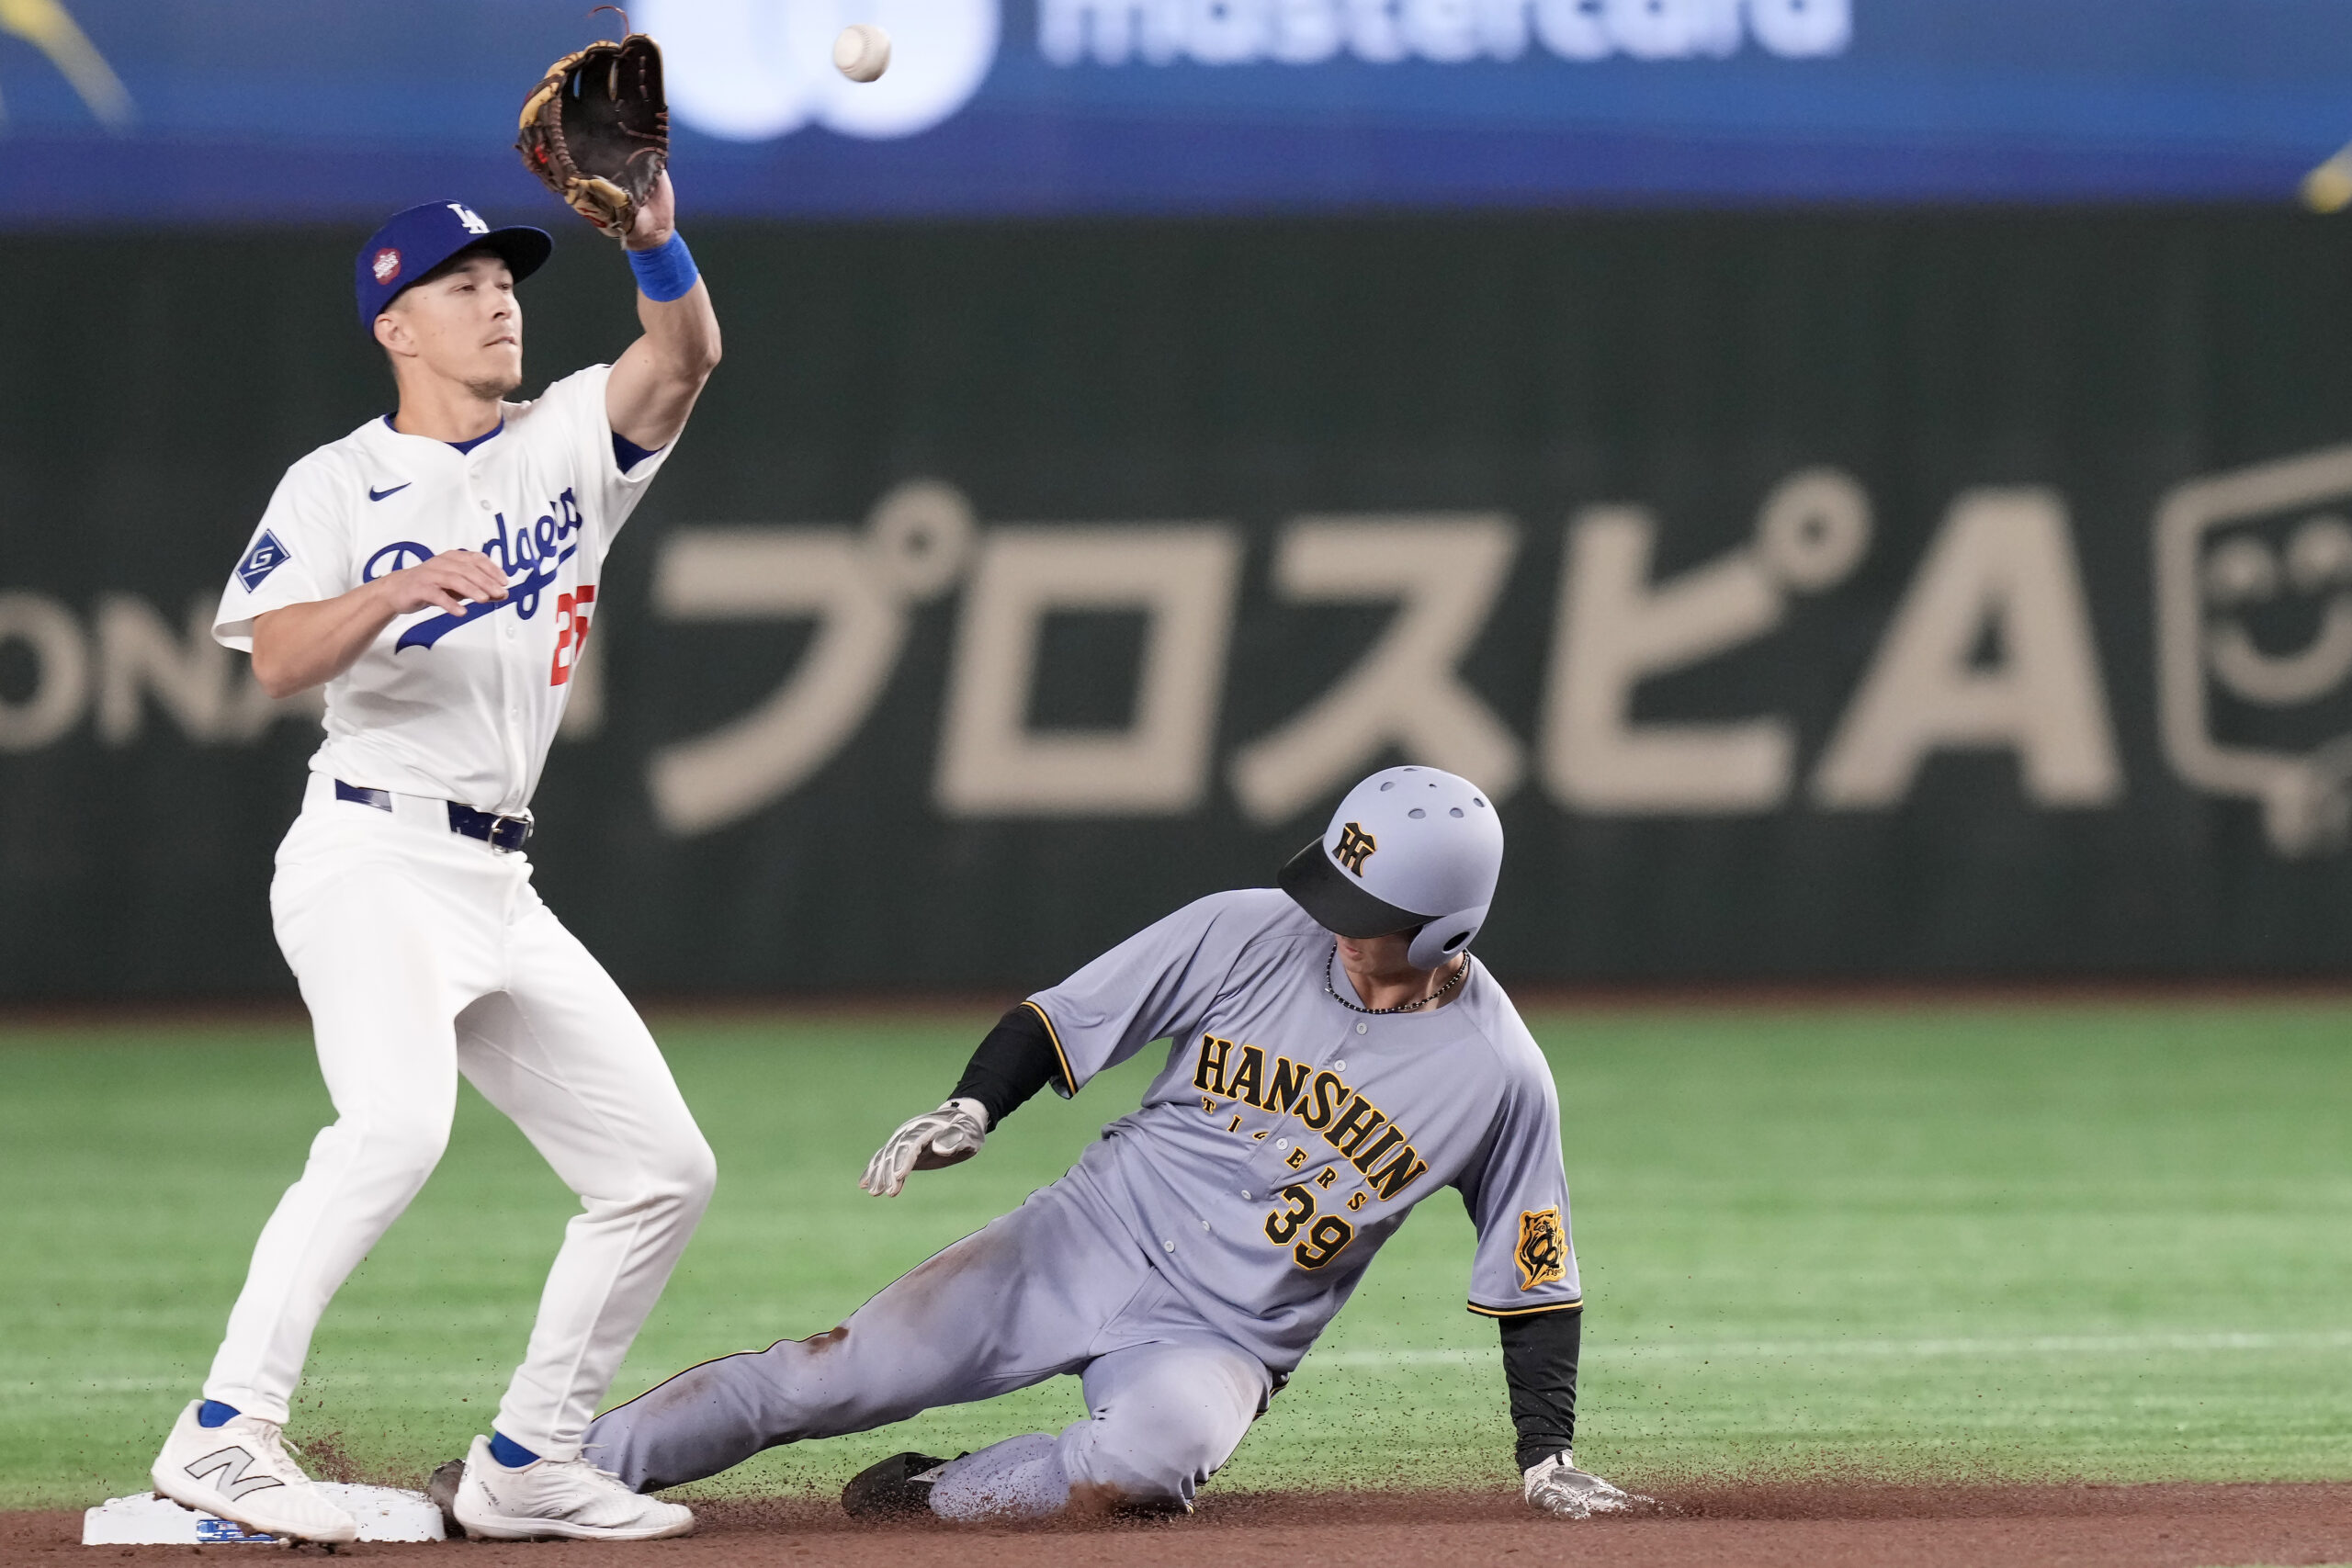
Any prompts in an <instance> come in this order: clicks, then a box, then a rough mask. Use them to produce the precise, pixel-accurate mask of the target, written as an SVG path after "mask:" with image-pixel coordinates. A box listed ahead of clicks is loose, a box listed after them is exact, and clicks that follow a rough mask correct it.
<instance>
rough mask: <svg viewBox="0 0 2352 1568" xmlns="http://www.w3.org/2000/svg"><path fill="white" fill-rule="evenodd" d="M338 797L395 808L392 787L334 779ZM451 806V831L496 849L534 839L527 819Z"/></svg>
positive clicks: (383, 808)
mask: <svg viewBox="0 0 2352 1568" xmlns="http://www.w3.org/2000/svg"><path fill="white" fill-rule="evenodd" d="M334 797H335V798H336V799H337V800H348V801H352V802H354V803H355V804H357V805H360V806H372V807H375V808H376V809H377V810H379V811H390V809H391V808H392V792H391V791H390V790H388V789H367V788H364V787H362V786H361V785H358V784H345V783H344V782H343V781H342V780H341V779H337V780H335V781H334ZM444 804H446V805H447V807H448V808H449V831H451V832H452V833H463V834H464V835H465V836H466V837H467V838H469V839H480V840H481V841H482V842H483V843H486V844H488V845H489V846H490V847H491V848H492V849H494V850H506V851H510V852H511V851H515V850H519V849H521V848H522V847H523V846H524V845H525V844H526V843H528V842H530V840H531V824H530V821H529V819H528V818H522V817H501V816H499V815H498V814H497V813H496V812H494V811H476V810H475V809H474V808H473V807H470V806H460V805H458V803H457V802H456V801H454V800H452V801H447V802H445V803H444Z"/></svg>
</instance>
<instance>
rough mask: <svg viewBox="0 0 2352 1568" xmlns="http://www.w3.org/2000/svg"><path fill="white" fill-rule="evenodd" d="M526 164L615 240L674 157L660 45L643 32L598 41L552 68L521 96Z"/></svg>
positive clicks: (518, 147) (519, 145) (520, 147)
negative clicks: (616, 38) (526, 95)
mask: <svg viewBox="0 0 2352 1568" xmlns="http://www.w3.org/2000/svg"><path fill="white" fill-rule="evenodd" d="M515 151H516V152H520V153H521V154H523V166H524V167H525V168H526V169H528V170H530V171H531V173H533V174H535V175H538V176H539V179H540V181H541V182H542V183H543V184H545V185H546V186H547V187H548V189H549V190H551V191H553V192H555V193H556V195H558V196H560V197H562V198H563V199H564V200H565V201H566V202H568V203H569V204H571V209H572V210H573V211H574V212H577V213H579V214H580V216H581V217H582V218H585V219H586V220H588V221H589V222H591V223H594V225H596V227H597V228H599V229H601V230H603V231H605V233H607V234H610V235H611V236H612V237H613V238H614V239H616V240H618V239H623V238H626V237H627V236H628V230H629V222H630V220H632V219H634V218H635V217H636V216H637V209H639V207H641V206H643V205H644V204H645V201H646V198H647V197H650V196H651V195H652V193H653V186H654V184H655V182H657V181H659V180H660V179H661V177H662V170H663V169H664V168H666V167H667V166H668V165H669V162H670V109H669V106H668V104H667V103H666V102H665V101H664V100H663V98H662V46H661V45H660V44H657V43H655V42H654V41H653V40H652V39H650V38H648V37H646V36H645V35H644V34H643V33H631V34H629V35H628V37H627V38H625V39H621V41H620V42H618V43H611V42H607V41H604V40H599V41H597V42H595V43H592V44H590V45H589V46H588V47H587V48H586V49H583V50H581V51H578V52H576V53H573V54H567V55H565V56H564V57H563V58H562V59H561V60H559V61H557V62H555V63H554V64H553V65H550V66H548V73H547V75H546V76H544V77H543V78H541V79H540V82H539V85H537V86H536V87H534V88H532V89H531V94H530V96H528V97H526V98H525V99H524V100H523V121H522V135H521V137H520V138H519V139H518V140H517V141H515Z"/></svg>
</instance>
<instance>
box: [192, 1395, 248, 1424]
mask: <svg viewBox="0 0 2352 1568" xmlns="http://www.w3.org/2000/svg"><path fill="white" fill-rule="evenodd" d="M239 1414H240V1412H239V1411H238V1409H237V1407H236V1406H235V1405H233V1404H221V1403H220V1401H219V1400H217V1399H208V1400H206V1401H205V1402H204V1403H203V1404H199V1405H198V1406H197V1408H196V1424H197V1425H198V1426H199V1427H225V1426H227V1425H228V1424H229V1423H230V1422H232V1421H234V1420H235V1419H236V1418H237V1416H238V1415H239Z"/></svg>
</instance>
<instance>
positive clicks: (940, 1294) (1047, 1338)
mask: <svg viewBox="0 0 2352 1568" xmlns="http://www.w3.org/2000/svg"><path fill="white" fill-rule="evenodd" d="M1081 1180H1082V1179H1072V1178H1069V1177H1065V1178H1064V1179H1062V1180H1060V1181H1057V1182H1056V1183H1054V1184H1053V1185H1052V1186H1050V1187H1046V1188H1044V1189H1042V1190H1038V1191H1036V1192H1035V1193H1032V1194H1031V1195H1030V1197H1029V1200H1028V1201H1027V1202H1025V1203H1023V1204H1022V1206H1021V1207H1020V1208H1018V1209H1016V1210H1014V1211H1013V1212H1012V1213H1010V1214H1007V1215H1005V1216H1003V1217H1002V1218H1001V1219H998V1220H996V1221H994V1222H992V1223H991V1224H989V1225H988V1226H987V1228H985V1229H983V1230H980V1231H978V1232H976V1233H974V1234H973V1235H967V1236H966V1237H965V1238H964V1239H963V1240H961V1241H959V1242H957V1243H956V1244H955V1245H954V1246H952V1247H948V1248H946V1249H945V1250H944V1251H943V1252H940V1253H938V1254H936V1255H935V1256H933V1257H932V1258H929V1259H927V1260H926V1261H924V1262H923V1263H922V1264H921V1265H919V1266H918V1267H917V1268H915V1269H913V1270H912V1271H910V1272H909V1273H908V1274H906V1275H904V1276H902V1277H901V1278H899V1280H896V1281H894V1282H893V1283H891V1284H890V1285H888V1287H886V1288H885V1289H884V1290H883V1291H882V1292H881V1293H880V1294H878V1295H876V1296H875V1297H874V1299H873V1300H871V1301H869V1302H867V1303H865V1305H864V1306H862V1307H860V1308H858V1309H857V1311H856V1312H854V1313H853V1314H850V1318H849V1321H848V1322H846V1323H844V1324H842V1325H841V1326H840V1327H838V1328H835V1329H834V1330H832V1331H831V1333H829V1334H820V1335H817V1336H815V1337H812V1338H809V1339H787V1340H784V1341H781V1342H780V1343H778V1344H775V1345H771V1346H770V1347H768V1348H766V1349H765V1350H756V1351H754V1350H747V1351H743V1352H741V1353H740V1354H737V1355H732V1356H723V1357H721V1358H719V1359H717V1360H715V1361H705V1362H704V1363H702V1364H701V1365H700V1366H697V1367H690V1368H688V1369H687V1370H686V1371H683V1372H680V1373H679V1374H678V1375H677V1376H676V1377H673V1378H672V1379H671V1380H670V1381H669V1382H665V1383H662V1384H661V1385H660V1386H659V1387H657V1388H654V1389H651V1390H649V1391H648V1392H647V1393H643V1394H640V1395H639V1397H637V1398H636V1399H633V1400H631V1401H629V1402H628V1404H624V1405H621V1406H620V1407H618V1408H617V1409H615V1410H611V1411H607V1412H606V1413H605V1415H603V1416H598V1417H597V1418H596V1419H595V1420H594V1422H593V1423H591V1424H590V1426H589V1427H588V1435H587V1438H586V1440H585V1442H584V1444H583V1447H582V1452H583V1454H584V1456H585V1457H586V1458H588V1459H589V1460H591V1461H594V1462H595V1463H597V1464H599V1465H602V1466H603V1467H604V1468H605V1469H606V1470H609V1471H611V1472H614V1473H615V1474H616V1475H618V1476H619V1477H620V1478H621V1480H622V1481H624V1482H625V1483H628V1485H629V1486H631V1487H633V1488H635V1489H636V1490H638V1491H639V1492H650V1491H656V1490H659V1489H661V1488H662V1487H666V1486H675V1485H679V1484H681V1483H684V1482H688V1481H696V1480H700V1479H701V1478H702V1477H704V1476H706V1475H714V1474H717V1473H718V1472H720V1471H722V1470H726V1469H728V1468H729V1467H730V1466H733V1465H737V1464H740V1463H741V1462H742V1461H744V1460H746V1459H749V1458H750V1457H751V1456H752V1455H753V1454H755V1453H758V1452H759V1451H760V1450H763V1449H769V1448H774V1447H775V1446H776V1445H777V1444H779V1443H795V1442H799V1441H802V1440H803V1439H806V1438H832V1437H839V1436H842V1434H844V1433H849V1432H865V1431H870V1430H872V1429H873V1428H874V1427H884V1426H888V1425H889V1424H890V1423H891V1422H894V1421H903V1420H905V1419H907V1418H908V1417H909V1416H914V1415H916V1414H918V1413H919V1412H921V1411H924V1410H928V1409H931V1408H933V1407H934V1406H937V1405H942V1404H966V1403H968V1402H970V1401H973V1400H980V1399H989V1398H993V1397H995V1396H996V1395H998V1394H1000V1393H1011V1392H1012V1390H1014V1389H1017V1388H1026V1387H1028V1386H1029V1385H1030V1384H1032V1383H1038V1382H1045V1381H1046V1379H1047V1378H1051V1377H1057V1376H1060V1375H1062V1374H1064V1373H1074V1374H1076V1375H1078V1376H1079V1377H1080V1379H1081V1380H1082V1384H1083V1387H1084V1389H1085V1393H1086V1406H1087V1411H1088V1415H1087V1417H1086V1418H1085V1419H1084V1420H1082V1421H1077V1422H1073V1423H1072V1424H1070V1425H1069V1427H1065V1428H1063V1430H1062V1431H1061V1433H1060V1434H1059V1435H1058V1436H1053V1435H1048V1434H1044V1433H1036V1434H1031V1435H1027V1436H1023V1437H1018V1438H1009V1439H1007V1440H1006V1441H1004V1442H1001V1443H997V1444H994V1445H993V1446H991V1447H989V1448H987V1449H983V1450H980V1451H979V1452H978V1453H975V1454H971V1455H968V1456H967V1457H966V1458H963V1459H960V1460H957V1461H955V1462H954V1463H952V1464H950V1465H948V1466H947V1467H946V1469H944V1471H942V1472H940V1474H939V1478H938V1480H937V1482H936V1483H934V1484H933V1487H932V1493H931V1496H932V1508H933V1511H934V1512H936V1513H939V1514H942V1515H944V1516H946V1517H950V1518H976V1517H991V1516H993V1517H1004V1516H1036V1515H1042V1514H1049V1513H1053V1512H1056V1511H1057V1510H1059V1509H1061V1508H1062V1507H1064V1506H1068V1505H1069V1504H1071V1503H1072V1502H1073V1501H1075V1502H1077V1503H1078V1504H1080V1506H1086V1507H1110V1506H1145V1507H1154V1506H1159V1507H1166V1506H1179V1507H1188V1506H1190V1505H1191V1503H1192V1499H1193V1491H1194V1489H1195V1488H1197V1487H1198V1486H1199V1485H1200V1484H1201V1483H1202V1482H1204V1481H1206V1480H1207V1479H1208V1478H1209V1477H1210V1476H1211V1475H1212V1474H1214V1473H1216V1470H1217V1468H1218V1467H1219V1466H1221V1465H1223V1464H1224V1463H1225V1461H1227V1459H1229V1458H1230V1457H1232V1454H1233V1450H1234V1449H1235V1447H1236V1446H1237V1445H1238V1444H1239V1442H1240V1441H1241V1436H1242V1434H1243V1433H1244V1432H1246V1431H1248V1430H1249V1429H1250V1422H1251V1421H1253V1420H1255V1419H1256V1418H1257V1417H1258V1416H1261V1415H1262V1414H1263V1413H1264V1411H1265V1408H1266V1401H1267V1399H1268V1398H1269V1396H1270V1395H1271V1393H1272V1376H1271V1374H1270V1373H1269V1372H1268V1371H1267V1369H1266V1367H1265V1365H1264V1364H1263V1363H1262V1362H1261V1361H1260V1360H1259V1359H1257V1358H1256V1357H1255V1356H1253V1355H1251V1354H1250V1352H1249V1351H1247V1350H1245V1349H1243V1348H1241V1347H1239V1346H1238V1345H1236V1344H1234V1343H1233V1342H1232V1341H1231V1340H1229V1339H1227V1338H1226V1337H1223V1336H1221V1335H1219V1334H1218V1333H1217V1332H1216V1330H1215V1329H1214V1328H1211V1327H1210V1326H1209V1325H1206V1324H1205V1323H1204V1322H1203V1321H1202V1320H1201V1317H1200V1315H1199V1314H1197V1313H1196V1312H1195V1311H1193V1308H1192V1307H1191V1306H1190V1305H1188V1304H1187V1303H1185V1302H1184V1301H1183V1299H1182V1297H1180V1296H1179V1295H1178V1294H1177V1293H1176V1292H1175V1291H1174V1290H1173V1289H1172V1287H1170V1285H1169V1283H1168V1281H1167V1280H1166V1279H1165V1278H1164V1277H1163V1276H1162V1275H1161V1274H1160V1273H1159V1270H1157V1269H1154V1268H1153V1267H1152V1266H1151V1264H1150V1262H1149V1260H1148V1258H1147V1257H1146V1256H1145V1254H1144V1253H1143V1251H1142V1249H1141V1248H1140V1247H1137V1246H1136V1243H1135V1242H1134V1241H1133V1240H1132V1239H1131V1238H1130V1237H1129V1236H1128V1235H1127V1234H1126V1232H1125V1228H1124V1227H1123V1226H1121V1225H1120V1224H1118V1223H1117V1221H1116V1220H1115V1219H1114V1217H1113V1215H1112V1214H1111V1212H1110V1211H1109V1210H1108V1209H1107V1208H1106V1207H1105V1206H1104V1205H1103V1203H1102V1201H1101V1200H1100V1199H1099V1198H1097V1197H1095V1196H1094V1195H1093V1194H1092V1193H1091V1191H1089V1190H1087V1189H1086V1188H1085V1187H1084V1186H1082V1185H1080V1181H1081Z"/></svg>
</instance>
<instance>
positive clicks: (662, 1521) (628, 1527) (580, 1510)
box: [451, 1438, 695, 1540]
mask: <svg viewBox="0 0 2352 1568" xmlns="http://www.w3.org/2000/svg"><path fill="white" fill-rule="evenodd" d="M451 1512H453V1513H455V1514H456V1515H457V1517H458V1523H459V1524H461V1525H463V1526H465V1527H466V1531H467V1533H468V1534H469V1535H479V1536H487V1537H489V1538H490V1539H491V1540H536V1539H537V1538H538V1537H541V1536H560V1537H562V1538H563V1539H564V1540H661V1539H662V1537H663V1536H672V1535H684V1534H685V1533H686V1532H687V1531H688V1530H690V1529H694V1528H695V1516H694V1510H693V1509H691V1508H687V1507H684V1506H680V1505H678V1504H676V1503H664V1502H662V1501H661V1500H660V1499H659V1498H654V1497H647V1496H642V1495H639V1494H638V1493H635V1492H632V1491H630V1490H629V1489H628V1487H626V1486H624V1485H622V1484H621V1479H620V1477H619V1476H617V1475H615V1474H614V1473H613V1472H611V1471H609V1470H599V1469H597V1468H596V1467H595V1466H594V1465H593V1464H591V1463H589V1462H588V1461H586V1460H584V1459H542V1460H534V1461H531V1462H530V1463H529V1464H526V1465H525V1466H523V1467H522V1468H521V1469H520V1470H509V1469H507V1468H506V1467H505V1466H504V1465H503V1464H501V1463H499V1462H498V1461H496V1460H494V1459H492V1458H491V1456H490V1439H489V1438H475V1439H474V1446H473V1447H472V1448H471V1449H470V1450H468V1451H467V1453H466V1473H465V1476H464V1478H463V1479H462V1480H460V1481H459V1482H458V1496H457V1502H456V1505H455V1506H454V1507H453V1508H452V1509H451Z"/></svg>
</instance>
